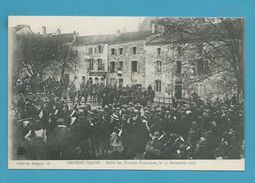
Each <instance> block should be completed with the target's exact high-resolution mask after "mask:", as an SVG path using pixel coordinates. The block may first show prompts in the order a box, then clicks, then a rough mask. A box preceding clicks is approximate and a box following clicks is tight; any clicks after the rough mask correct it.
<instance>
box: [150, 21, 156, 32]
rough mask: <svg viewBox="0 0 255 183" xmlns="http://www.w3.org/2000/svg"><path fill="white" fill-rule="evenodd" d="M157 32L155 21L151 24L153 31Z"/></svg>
mask: <svg viewBox="0 0 255 183" xmlns="http://www.w3.org/2000/svg"><path fill="white" fill-rule="evenodd" d="M155 32H156V25H155V23H152V24H151V33H152V34H154V33H155Z"/></svg>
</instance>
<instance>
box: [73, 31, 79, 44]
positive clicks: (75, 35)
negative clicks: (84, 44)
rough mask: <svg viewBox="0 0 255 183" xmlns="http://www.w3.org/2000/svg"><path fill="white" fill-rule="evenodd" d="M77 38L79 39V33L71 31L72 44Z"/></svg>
mask: <svg viewBox="0 0 255 183" xmlns="http://www.w3.org/2000/svg"><path fill="white" fill-rule="evenodd" d="M77 37H79V33H78V32H76V31H73V42H75V41H76V40H77Z"/></svg>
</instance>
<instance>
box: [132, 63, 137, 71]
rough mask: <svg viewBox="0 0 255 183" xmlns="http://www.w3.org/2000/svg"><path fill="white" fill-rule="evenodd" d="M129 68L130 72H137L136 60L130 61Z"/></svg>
mask: <svg viewBox="0 0 255 183" xmlns="http://www.w3.org/2000/svg"><path fill="white" fill-rule="evenodd" d="M131 70H132V72H137V71H138V69H137V61H132V62H131Z"/></svg>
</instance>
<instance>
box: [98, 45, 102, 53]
mask: <svg viewBox="0 0 255 183" xmlns="http://www.w3.org/2000/svg"><path fill="white" fill-rule="evenodd" d="M97 48H98V53H103V47H102V46H101V45H99V46H98V47H97Z"/></svg>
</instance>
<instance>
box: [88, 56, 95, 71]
mask: <svg viewBox="0 0 255 183" xmlns="http://www.w3.org/2000/svg"><path fill="white" fill-rule="evenodd" d="M89 70H90V71H93V70H94V62H93V59H89Z"/></svg>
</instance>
